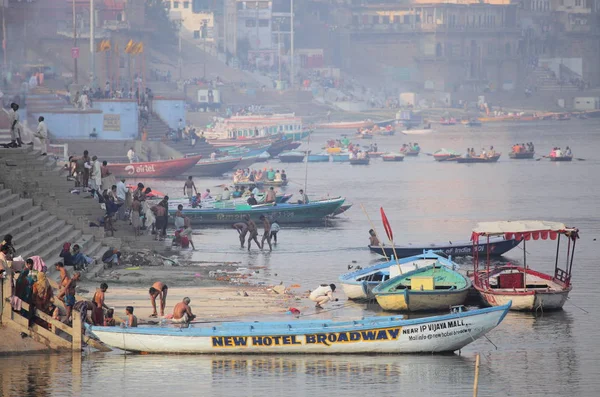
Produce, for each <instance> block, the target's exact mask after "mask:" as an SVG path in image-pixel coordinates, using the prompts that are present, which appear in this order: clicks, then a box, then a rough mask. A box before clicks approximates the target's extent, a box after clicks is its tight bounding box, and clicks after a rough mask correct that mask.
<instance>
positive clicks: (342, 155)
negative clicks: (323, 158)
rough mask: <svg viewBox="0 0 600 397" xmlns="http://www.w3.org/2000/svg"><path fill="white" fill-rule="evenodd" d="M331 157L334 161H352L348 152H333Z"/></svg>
mask: <svg viewBox="0 0 600 397" xmlns="http://www.w3.org/2000/svg"><path fill="white" fill-rule="evenodd" d="M331 159H332V160H333V162H334V163H345V162H348V161H350V154H348V153H340V154H332V155H331Z"/></svg>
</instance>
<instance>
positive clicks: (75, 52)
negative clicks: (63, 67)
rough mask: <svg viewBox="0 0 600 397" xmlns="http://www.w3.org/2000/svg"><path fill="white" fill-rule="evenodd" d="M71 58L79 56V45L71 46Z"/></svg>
mask: <svg viewBox="0 0 600 397" xmlns="http://www.w3.org/2000/svg"><path fill="white" fill-rule="evenodd" d="M71 58H73V59H77V58H79V47H73V48H71Z"/></svg>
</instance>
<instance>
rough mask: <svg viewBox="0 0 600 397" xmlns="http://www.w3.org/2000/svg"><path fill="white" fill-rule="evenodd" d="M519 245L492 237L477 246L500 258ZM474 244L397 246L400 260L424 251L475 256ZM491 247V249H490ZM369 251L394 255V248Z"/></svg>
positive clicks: (371, 248) (468, 242) (459, 242)
mask: <svg viewBox="0 0 600 397" xmlns="http://www.w3.org/2000/svg"><path fill="white" fill-rule="evenodd" d="M517 245H519V241H517V240H515V239H514V238H513V239H509V240H505V239H504V237H491V238H490V240H489V244H488V241H487V240H485V241H481V242H477V243H476V244H475V247H477V252H487V251H488V249H489V252H490V255H491V256H500V255H503V254H504V253H506V252H508V251H510V250H511V249H513V248H514V247H516V246H517ZM473 246H474V244H473V242H472V241H470V240H468V241H448V242H444V243H433V244H409V245H396V246H395V249H396V254H397V255H398V258H406V257H410V256H414V255H419V254H422V253H423V251H427V250H433V251H434V252H436V253H440V254H443V255H446V256H450V255H452V256H453V257H457V256H471V255H473ZM488 246H489V248H488ZM369 249H370V250H371V252H374V253H376V254H379V255H382V256H383V255H384V252H385V256H387V257H388V258H391V257H392V256H393V255H395V254H394V250H393V249H392V247H391V246H390V247H388V246H384V247H383V249H382V248H381V247H379V246H374V245H370V246H369Z"/></svg>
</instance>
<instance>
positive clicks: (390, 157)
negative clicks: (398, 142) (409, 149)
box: [381, 153, 404, 161]
mask: <svg viewBox="0 0 600 397" xmlns="http://www.w3.org/2000/svg"><path fill="white" fill-rule="evenodd" d="M381 158H382V159H383V161H404V154H402V153H386V154H384V155H383V156H381Z"/></svg>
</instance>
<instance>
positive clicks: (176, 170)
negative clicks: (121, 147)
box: [108, 156, 202, 178]
mask: <svg viewBox="0 0 600 397" xmlns="http://www.w3.org/2000/svg"><path fill="white" fill-rule="evenodd" d="M201 158H202V156H191V157H184V158H180V159H174V160H165V161H150V162H143V163H131V164H129V163H127V164H126V163H121V164H109V165H108V170H109V171H110V172H111V173H112V174H113V175H114V176H115V177H137V178H169V177H176V176H179V175H181V174H183V173H184V172H186V171H188V170H189V169H190V168H192V167H193V166H194V165H195V164H196V163H197V162H198V161H199V160H200V159H201Z"/></svg>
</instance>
